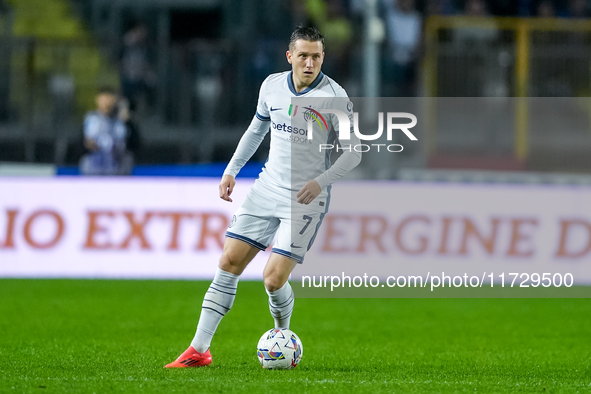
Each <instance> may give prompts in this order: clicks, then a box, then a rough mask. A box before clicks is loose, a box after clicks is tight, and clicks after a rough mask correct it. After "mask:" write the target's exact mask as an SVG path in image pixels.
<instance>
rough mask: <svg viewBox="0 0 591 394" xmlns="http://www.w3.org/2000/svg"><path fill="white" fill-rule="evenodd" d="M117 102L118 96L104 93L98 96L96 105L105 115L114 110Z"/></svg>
mask: <svg viewBox="0 0 591 394" xmlns="http://www.w3.org/2000/svg"><path fill="white" fill-rule="evenodd" d="M116 103H117V97H116V96H115V95H113V94H109V93H102V94H99V95H98V97H97V98H96V106H97V108H98V110H99V111H100V112H102V113H103V114H105V115H109V114H110V113H111V112H112V111H113V108H115V104H116Z"/></svg>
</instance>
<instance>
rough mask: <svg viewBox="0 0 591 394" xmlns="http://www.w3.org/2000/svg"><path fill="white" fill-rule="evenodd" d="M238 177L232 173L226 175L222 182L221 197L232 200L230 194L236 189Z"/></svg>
mask: <svg viewBox="0 0 591 394" xmlns="http://www.w3.org/2000/svg"><path fill="white" fill-rule="evenodd" d="M235 184H236V179H235V178H234V177H233V176H232V175H224V176H223V177H222V181H221V182H220V198H221V199H222V200H225V201H229V202H232V199H231V198H230V195H231V194H232V191H233V190H234V185H235Z"/></svg>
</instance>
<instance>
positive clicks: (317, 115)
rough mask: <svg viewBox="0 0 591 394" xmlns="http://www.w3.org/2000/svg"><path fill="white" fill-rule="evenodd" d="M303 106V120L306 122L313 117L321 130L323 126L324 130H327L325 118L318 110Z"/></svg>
mask: <svg viewBox="0 0 591 394" xmlns="http://www.w3.org/2000/svg"><path fill="white" fill-rule="evenodd" d="M304 108H305V109H306V112H304V120H305V121H306V122H307V121H309V120H310V119H313V120H314V121H315V122H316V123H318V125H319V126H320V129H321V130H323V129H325V128H326V130H328V125H327V124H326V120H325V119H324V117H323V116H322V115H321V114H320V112H318V111H316V110H315V109H314V108H312V107H304ZM321 122H322V123H321Z"/></svg>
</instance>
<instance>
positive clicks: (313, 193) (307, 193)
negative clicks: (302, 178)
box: [296, 179, 322, 205]
mask: <svg viewBox="0 0 591 394" xmlns="http://www.w3.org/2000/svg"><path fill="white" fill-rule="evenodd" d="M321 191H322V189H321V188H320V185H319V184H318V182H316V181H315V180H313V179H312V180H311V181H310V182H308V183H306V184H305V185H304V187H302V188H301V190H300V191H299V192H298V194H297V196H296V197H297V198H298V202H299V203H300V204H306V205H308V204H310V203H311V202H312V201H314V199H315V198H316V197H318V195H319V194H320V192H321Z"/></svg>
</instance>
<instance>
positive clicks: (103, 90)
mask: <svg viewBox="0 0 591 394" xmlns="http://www.w3.org/2000/svg"><path fill="white" fill-rule="evenodd" d="M96 93H97V95H101V94H110V95H112V96H117V95H118V92H117V89H115V88H114V87H112V86H100V87H99V88H98V90H97V92H96Z"/></svg>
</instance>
